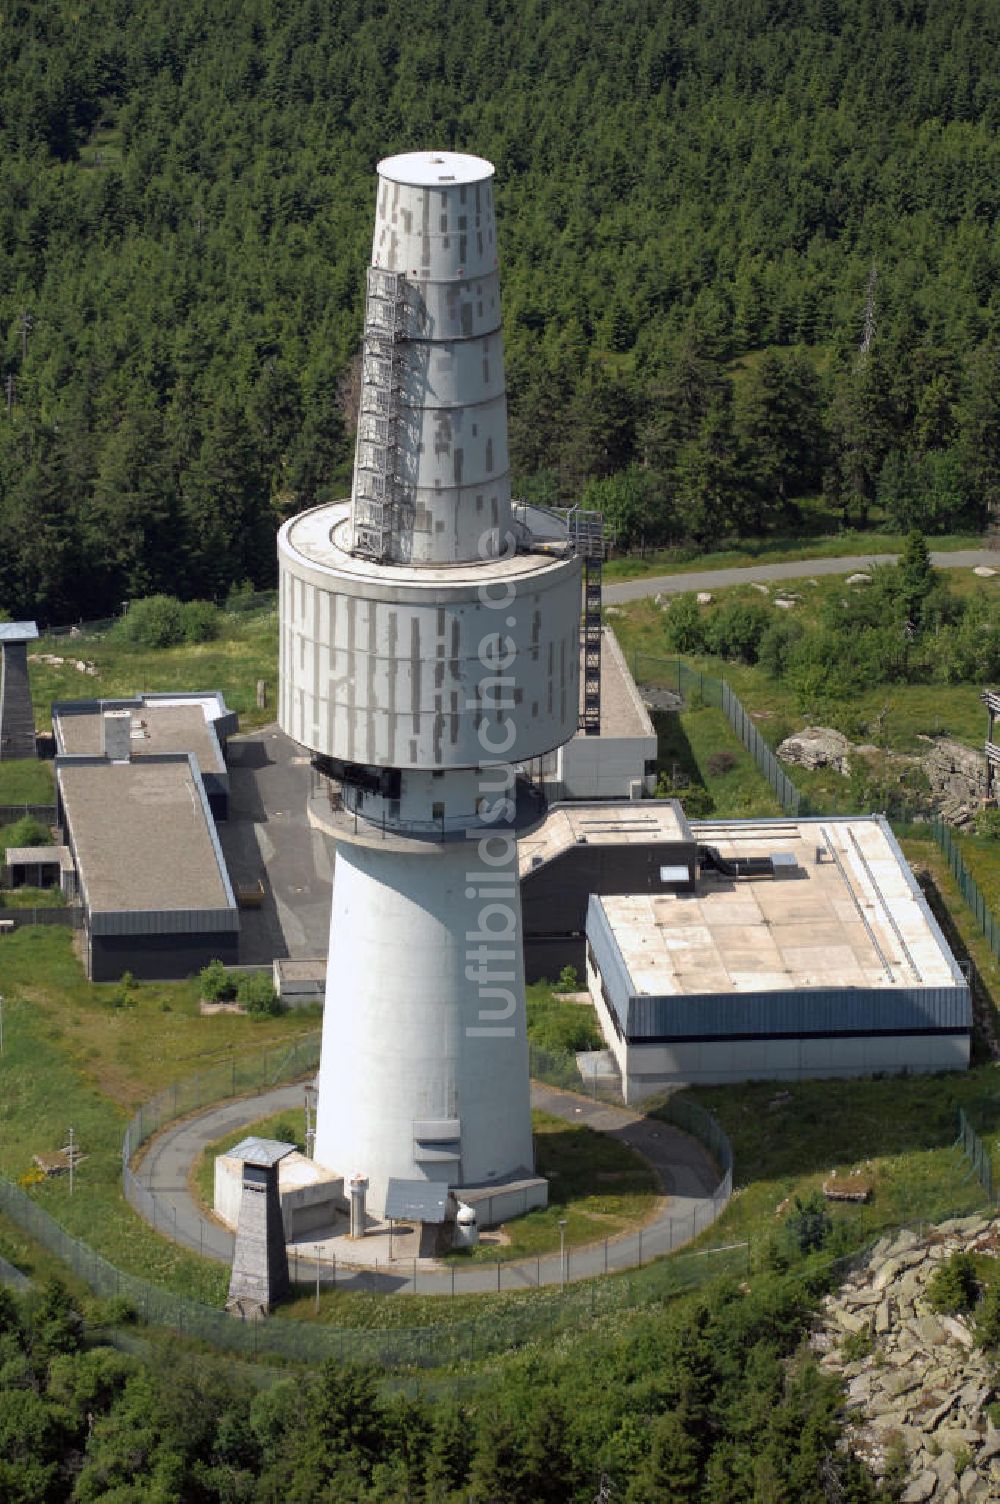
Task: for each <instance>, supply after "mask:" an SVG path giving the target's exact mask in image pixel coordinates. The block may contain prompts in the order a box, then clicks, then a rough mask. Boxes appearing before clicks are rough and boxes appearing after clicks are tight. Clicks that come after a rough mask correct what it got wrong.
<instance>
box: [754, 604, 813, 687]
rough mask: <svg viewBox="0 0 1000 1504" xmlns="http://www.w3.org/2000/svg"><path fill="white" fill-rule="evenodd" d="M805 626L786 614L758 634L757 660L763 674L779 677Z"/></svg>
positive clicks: (801, 636)
mask: <svg viewBox="0 0 1000 1504" xmlns="http://www.w3.org/2000/svg"><path fill="white" fill-rule="evenodd" d="M804 635H805V628H804V627H803V625H802V623H801V622H800V621H795V620H794V618H789V617H787V616H781V617H778V619H777V620H776V621H772V622H770V623H769V624H768V626H767V627H766V628H765V630H764V631H763V632H762V633H761V634H760V641H759V642H758V644H757V662H758V663H759V664H760V666H761V668H762V669H763V670H764V672H765V674H767V675H769V677H770V678H772V679H780V678H781V677H782V675H783V674H784V672H785V670H786V668H787V667H788V660H789V657H790V655H791V652H792V649H793V648H794V647H795V645H796V643H798V642H801V640H802V638H803V636H804Z"/></svg>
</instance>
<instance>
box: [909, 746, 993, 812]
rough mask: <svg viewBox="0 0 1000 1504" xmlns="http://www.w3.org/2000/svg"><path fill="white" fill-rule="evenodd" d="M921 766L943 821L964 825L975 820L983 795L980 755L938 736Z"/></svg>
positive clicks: (983, 769) (984, 765)
mask: <svg viewBox="0 0 1000 1504" xmlns="http://www.w3.org/2000/svg"><path fill="white" fill-rule="evenodd" d="M921 766H922V767H923V770H924V772H925V773H926V775H927V781H928V783H929V784H930V787H931V794H932V796H933V798H934V800H935V803H936V804H937V806H938V808H939V810H940V812H941V815H942V818H943V819H945V820H947V821H948V823H949V824H951V825H964V824H966V823H968V821H970V820H972V819H974V818H975V816H976V815H977V814H978V813H979V808H980V805H981V803H982V800H983V798H984V797H985V795H986V758H985V757H984V756H983V755H982V753H981V752H974V751H973V750H972V748H971V747H964V746H963V745H962V743H961V742H953V741H951V740H950V738H948V737H945V736H940V737H937V738H936V739H935V741H934V744H933V746H932V747H931V750H930V751H929V752H928V753H926V754H925V756H924V757H923V758H922V759H921Z"/></svg>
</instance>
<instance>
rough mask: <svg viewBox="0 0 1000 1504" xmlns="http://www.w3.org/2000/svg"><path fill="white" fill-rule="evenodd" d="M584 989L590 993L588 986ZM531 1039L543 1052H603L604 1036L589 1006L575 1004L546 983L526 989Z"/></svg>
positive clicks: (593, 1011)
mask: <svg viewBox="0 0 1000 1504" xmlns="http://www.w3.org/2000/svg"><path fill="white" fill-rule="evenodd" d="M580 988H581V989H582V990H586V983H585V982H581V983H580ZM526 998H527V1011H528V1038H529V1039H530V1040H531V1043H532V1044H535V1045H538V1046H539V1047H540V1048H541V1049H543V1050H555V1051H559V1050H570V1051H572V1052H574V1053H575V1052H576V1051H577V1050H601V1049H603V1048H604V1036H603V1035H602V1034H601V1029H600V1025H599V1024H598V1022H597V1013H596V1011H595V1009H594V1007H593V1005H591V1004H588V1003H571V1002H568V1001H567V999H566V998H565V997H562V996H560V994H559V993H558V992H555V991H553V989H552V988H551V987H550V986H549V985H548V983H546V982H536V983H535V984H534V985H533V986H531V987H528V988H527V989H526Z"/></svg>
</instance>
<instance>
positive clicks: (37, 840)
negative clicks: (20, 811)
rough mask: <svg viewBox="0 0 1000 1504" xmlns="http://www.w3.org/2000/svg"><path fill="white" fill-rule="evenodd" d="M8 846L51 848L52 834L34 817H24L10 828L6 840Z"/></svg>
mask: <svg viewBox="0 0 1000 1504" xmlns="http://www.w3.org/2000/svg"><path fill="white" fill-rule="evenodd" d="M5 845H7V846H51V845H52V832H51V830H49V828H48V826H47V825H43V824H42V822H41V820H36V819H35V817H34V815H22V817H21V819H20V820H15V821H14V824H13V825H10V826H8V828H7V835H6V839H5Z"/></svg>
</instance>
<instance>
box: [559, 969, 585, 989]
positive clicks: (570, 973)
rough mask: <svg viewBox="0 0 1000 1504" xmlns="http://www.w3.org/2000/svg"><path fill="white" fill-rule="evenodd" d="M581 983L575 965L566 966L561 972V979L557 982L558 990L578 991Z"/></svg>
mask: <svg viewBox="0 0 1000 1504" xmlns="http://www.w3.org/2000/svg"><path fill="white" fill-rule="evenodd" d="M579 985H580V978H579V977H578V976H577V974H576V967H575V966H564V967H563V969H562V971H561V972H560V973H559V980H558V982H557V983H556V984H555V988H554V990H555V991H556V992H576V990H577V988H578V987H579Z"/></svg>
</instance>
